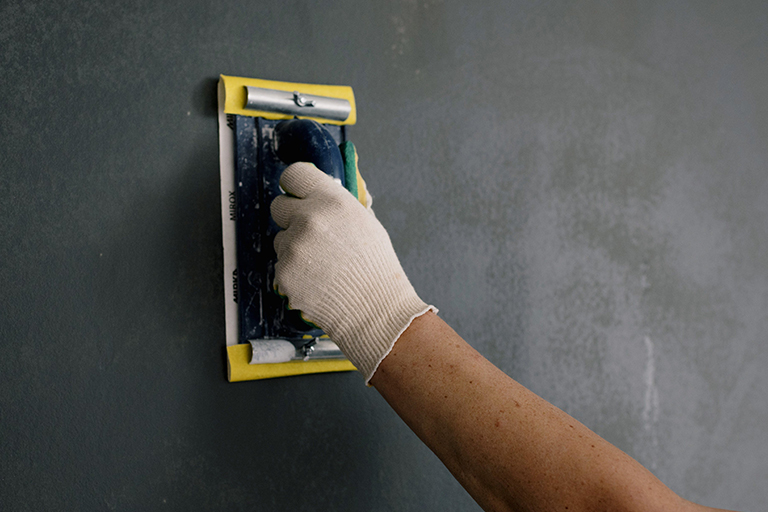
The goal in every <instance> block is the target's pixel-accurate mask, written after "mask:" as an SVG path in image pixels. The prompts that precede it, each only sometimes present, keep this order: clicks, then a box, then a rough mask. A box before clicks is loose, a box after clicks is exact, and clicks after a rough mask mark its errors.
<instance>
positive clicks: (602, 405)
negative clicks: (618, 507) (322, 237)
mask: <svg viewBox="0 0 768 512" xmlns="http://www.w3.org/2000/svg"><path fill="white" fill-rule="evenodd" d="M57 4H59V5H57ZM767 28H768V5H767V4H765V3H764V2H757V1H754V2H704V1H696V2H694V1H691V2H628V1H621V2H596V1H595V2H591V1H579V2H506V1H495V2H483V3H479V2H477V3H472V2H452V1H451V2H448V1H446V2H438V1H422V2H416V1H402V2H385V3H376V4H374V5H368V4H363V3H360V2H351V1H348V2H343V1H334V2H327V3H325V5H322V6H320V5H315V4H314V3H312V2H297V1H281V2H278V1H269V2H245V1H223V2H203V1H199V0H198V1H191V2H148V1H141V2H88V1H86V2H80V3H77V4H75V3H72V2H59V3H56V2H47V3H42V2H19V1H16V0H7V1H5V2H3V3H2V5H0V68H1V69H2V72H1V73H0V91H2V94H0V155H1V156H2V173H0V197H1V200H0V219H2V222H0V261H2V264H1V265H0V288H1V289H2V290H3V293H2V294H0V315H1V316H0V337H1V339H2V345H0V346H1V347H2V352H1V353H0V375H2V381H3V382H2V385H0V439H2V443H0V508H2V509H3V510H98V509H107V510H203V509H205V510H275V511H282V510H380V511H385V510H400V511H405V510H419V511H421V510H441V511H442V510H471V509H473V507H475V505H474V504H473V502H472V501H471V499H470V498H469V497H468V496H467V495H466V493H465V492H464V491H463V490H462V489H461V488H460V487H459V486H458V484H456V483H455V482H454V481H453V479H452V477H451V476H450V475H449V473H448V472H447V471H446V470H445V469H444V468H443V467H442V465H441V464H440V462H439V461H438V460H437V459H436V458H435V457H434V456H433V455H432V454H431V453H430V452H429V451H428V450H427V449H426V448H424V447H423V446H422V445H421V444H420V442H419V441H418V439H416V437H415V436H414V435H413V434H412V433H411V432H410V431H409V430H408V429H407V428H406V427H405V426H404V425H403V424H402V422H401V421H400V420H399V419H398V418H397V417H396V416H395V415H394V413H392V412H391V411H390V410H389V409H388V407H387V405H386V404H385V403H384V401H383V400H382V399H381V398H380V397H379V396H378V394H377V393H376V391H375V390H373V389H366V388H365V387H364V386H363V385H362V381H361V379H360V377H359V376H358V375H356V374H341V375H315V376H308V377H301V378H290V379H281V380H273V381H264V382H251V383H242V384H228V383H227V382H226V381H225V372H224V359H223V345H224V325H223V300H224V299H223V292H222V285H221V283H222V270H221V263H222V258H221V240H220V236H221V228H220V221H219V182H218V160H217V159H218V151H217V126H216V118H215V79H216V77H217V75H218V74H219V73H225V74H232V75H241V76H253V77H259V78H268V79H279V80H289V81H304V82H314V83H339V84H348V85H351V86H353V87H354V89H355V93H356V97H357V101H358V109H359V122H358V124H357V126H355V127H354V128H353V129H352V130H351V131H350V134H351V138H352V139H353V140H354V141H355V142H356V143H357V145H358V146H359V150H360V153H361V165H362V168H363V172H364V175H365V177H366V178H367V180H368V183H369V186H370V189H371V191H372V192H373V194H374V195H375V202H374V207H375V209H376V212H377V215H378V216H379V218H380V219H381V220H382V222H383V223H384V225H385V226H386V227H387V228H388V229H389V232H390V234H391V236H392V239H393V242H394V245H395V248H396V249H397V251H398V253H399V255H400V257H401V259H402V263H403V266H404V267H405V269H406V271H407V272H408V274H409V276H410V277H411V279H412V281H413V283H414V285H415V287H416V289H417V290H418V291H419V292H420V293H421V295H422V296H423V297H424V299H425V300H428V301H431V302H433V303H435V304H436V305H437V306H438V307H440V308H441V314H442V316H443V318H445V319H446V320H447V321H448V322H449V323H451V324H452V325H453V326H454V327H455V328H456V329H457V330H458V331H459V332H460V333H461V334H462V335H464V336H465V337H466V338H467V339H468V340H469V341H470V342H471V343H472V344H473V345H474V346H475V347H477V348H478V349H479V350H480V351H481V352H482V353H483V354H485V355H486V356H487V357H488V358H489V359H491V360H492V361H493V362H494V363H496V364H497V365H498V366H500V367H501V368H502V369H503V370H505V371H506V372H507V373H509V374H510V375H511V376H512V377H514V378H516V379H518V380H519V381H521V382H522V383H523V384H525V385H526V386H528V387H529V388H531V389H532V390H533V391H535V392H536V393H539V394H540V395H541V396H543V397H544V398H546V399H548V400H550V401H551V402H553V403H554V404H556V405H557V406H559V407H561V408H563V409H565V410H566V411H567V412H569V413H571V414H572V415H574V416H575V417H576V418H578V419H579V420H581V421H582V422H584V423H585V424H587V425H588V426H589V427H590V428H592V429H593V430H595V431H596V432H597V433H598V434H600V435H602V436H604V437H605V438H607V439H608V440H609V441H611V442H613V443H615V444H616V445H618V446H619V447H620V448H622V449H623V450H625V451H627V452H628V453H629V454H630V455H632V456H633V457H636V458H637V459H638V460H640V461H641V462H642V463H643V464H645V465H646V466H648V467H649V468H651V469H652V470H653V471H654V472H655V473H656V474H657V475H658V476H659V477H660V478H661V479H662V480H663V481H664V482H665V483H667V484H668V485H669V486H670V487H672V488H673V489H674V490H675V491H677V492H679V493H681V494H682V495H683V496H685V497H687V498H689V499H693V500H698V501H701V502H703V503H705V504H708V505H712V506H721V507H731V508H736V509H743V510H760V509H763V508H764V506H765V502H766V500H767V496H766V487H765V483H766V481H768V429H766V424H768V402H767V401H766V391H767V390H768V372H766V370H765V367H766V365H767V364H768V348H767V347H768V346H767V343H768V87H766V84H767V83H768V30H767Z"/></svg>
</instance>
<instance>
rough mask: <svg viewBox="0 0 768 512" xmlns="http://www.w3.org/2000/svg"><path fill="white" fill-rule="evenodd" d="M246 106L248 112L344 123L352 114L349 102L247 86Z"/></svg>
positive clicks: (296, 92)
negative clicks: (254, 111) (271, 113)
mask: <svg viewBox="0 0 768 512" xmlns="http://www.w3.org/2000/svg"><path fill="white" fill-rule="evenodd" d="M245 90H246V97H245V106H244V107H243V108H245V109H248V110H261V111H265V112H277V113H279V114H288V115H292V116H311V117H322V118H325V119H331V120H334V121H344V120H346V119H347V118H348V117H349V114H350V113H351V112H352V105H351V104H350V103H349V101H347V100H345V99H341V98H329V97H328V96H316V95H314V94H302V93H300V92H298V91H293V92H290V91H279V90H277V89H264V88H261V87H252V86H249V85H246V86H245Z"/></svg>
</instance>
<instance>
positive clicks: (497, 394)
mask: <svg viewBox="0 0 768 512" xmlns="http://www.w3.org/2000/svg"><path fill="white" fill-rule="evenodd" d="M371 384H372V385H373V386H374V387H375V388H376V389H377V390H378V391H379V392H380V393H381V395H382V396H383V397H384V398H385V399H386V400H387V402H388V403H389V404H390V405H391V406H392V408H393V409H394V410H395V412H397V414H398V415H399V416H400V417H401V418H402V419H403V421H405V423H406V424H407V425H408V426H409V427H410V428H411V429H412V430H413V431H414V432H415V433H416V435H417V436H419V438H420V439H421V440H422V441H423V442H424V443H425V444H426V445H427V446H428V447H429V448H430V449H431V450H432V451H433V452H434V453H435V454H436V455H437V456H438V457H439V458H440V460H441V461H442V462H443V464H445V466H446V467H447V468H448V469H449V470H450V472H451V473H452V474H453V475H454V477H455V478H456V479H457V480H458V481H459V482H460V483H461V485H462V486H464V488H465V489H466V490H467V491H468V492H469V494H470V495H471V496H472V497H473V498H474V499H475V501H477V502H478V503H479V504H480V506H481V507H483V509H484V510H487V511H491V510H493V511H527V510H568V511H569V512H574V511H576V512H578V511H598V510H610V511H644V512H647V511H652V510H659V511H661V510H664V511H680V512H695V511H707V510H709V511H712V510H715V509H710V508H706V507H702V506H700V505H696V504H693V503H691V502H688V501H685V500H683V499H681V498H680V497H678V496H677V495H676V494H675V493H674V492H672V491H671V490H670V489H669V488H668V487H666V486H665V485H664V484H663V483H662V482H661V481H659V480H658V479H657V478H656V477H654V476H653V475H652V474H651V473H650V472H649V471H648V470H646V469H645V468H644V467H643V466H642V465H640V464H639V463H638V462H637V461H635V460H634V459H632V458H631V457H629V456H628V455H626V454H625V453H624V452H622V451H621V450H619V449H618V448H616V447H615V446H613V445H612V444H610V443H608V442H607V441H605V440H604V439H602V438H601V437H600V436H598V435H596V434H595V433H594V432H592V431H591V430H589V429H588V428H587V427H585V426H584V425H583V424H581V423H580V422H578V421H577V420H575V419H574V418H572V417H571V416H569V415H568V414H566V413H565V412H563V411H562V410H560V409H558V408H557V407H555V406H553V405H552V404H550V403H548V402H547V401H545V400H543V399H542V398H540V397H538V396H537V395H535V394H534V393H532V392H531V391H529V390H528V389H526V388H525V387H523V386H522V385H520V384H519V383H517V382H515V381H514V380H513V379H511V378H510V377H508V376H507V375H506V374H504V373H503V372H502V371H501V370H499V369H498V368H496V367H495V366H494V365H493V364H492V363H490V362H489V361H488V360H487V359H486V358H484V357H483V356H482V355H481V354H479V353H478V352H477V351H476V350H474V349H473V348H472V347H471V346H469V344H467V343H466V342H465V341H464V340H463V339H462V338H461V337H460V336H459V335H458V334H457V333H456V332H455V331H454V330H453V329H451V327H450V326H448V324H446V323H445V322H444V321H442V320H441V319H440V318H439V317H438V316H437V315H435V314H433V313H431V312H428V313H426V314H424V315H422V316H421V317H419V318H417V319H416V320H414V322H413V323H412V324H411V326H410V327H409V328H408V329H407V330H406V331H405V332H404V333H403V334H402V335H401V336H400V339H399V340H398V341H397V343H395V345H394V348H393V349H392V351H391V352H390V354H389V355H388V356H387V357H386V358H385V359H384V360H383V361H382V362H381V364H380V366H379V369H378V370H377V371H376V373H375V374H374V376H373V378H372V379H371Z"/></svg>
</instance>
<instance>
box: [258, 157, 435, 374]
mask: <svg viewBox="0 0 768 512" xmlns="http://www.w3.org/2000/svg"><path fill="white" fill-rule="evenodd" d="M280 186H281V187H282V188H283V190H285V192H286V193H287V194H288V195H282V196H279V197H277V198H276V199H275V200H274V201H273V202H272V208H271V211H272V218H273V219H274V220H275V222H276V223H277V225H278V226H280V227H281V228H283V229H284V231H281V232H280V233H278V234H277V236H276V237H275V251H276V252H277V264H276V265H275V287H276V288H277V291H278V293H280V294H282V295H285V296H287V297H288V300H289V304H290V307H291V309H299V310H301V312H302V316H303V317H304V318H305V319H306V320H307V321H309V322H312V323H313V324H315V325H317V326H318V327H320V328H321V329H323V330H324V331H325V332H326V333H327V334H328V335H329V336H330V338H331V339H332V340H333V341H334V342H335V343H336V344H337V345H338V346H339V348H340V349H341V350H342V351H343V352H344V354H345V355H346V356H347V357H348V358H349V360H350V361H352V363H353V364H354V365H355V366H356V367H357V369H358V370H360V372H361V373H362V374H363V377H364V378H365V382H366V384H368V382H369V381H370V379H371V377H372V376H373V374H374V372H375V371H376V369H377V368H378V366H379V363H380V362H381V361H382V360H383V359H384V358H385V357H386V356H387V354H389V352H390V350H392V346H393V345H394V344H395V341H397V339H398V338H399V337H400V335H401V334H402V333H403V332H404V331H405V330H406V329H407V328H408V326H409V325H410V324H411V322H412V321H413V320H414V319H415V318H416V317H418V316H420V315H422V314H424V313H426V312H427V311H428V310H430V309H432V310H434V311H436V309H435V308H434V306H428V305H427V304H425V303H424V302H423V301H422V300H421V299H420V298H419V297H418V295H416V292H415V290H414V289H413V286H412V285H411V283H410V281H408V278H407V277H406V275H405V272H403V269H402V267H401V266H400V262H399V260H398V259H397V255H395V251H394V249H393V248H392V242H391V241H390V239H389V235H388V234H387V231H386V230H385V229H384V227H383V226H382V225H381V223H380V222H379V221H378V220H377V219H376V217H375V216H374V215H373V212H372V211H371V210H370V208H366V207H365V206H363V205H362V204H361V203H360V202H359V201H358V200H357V199H356V198H355V197H354V196H353V195H352V194H351V193H350V192H348V191H347V190H346V189H345V188H344V187H342V186H341V185H340V184H339V183H337V182H335V181H333V179H332V178H331V177H330V176H328V175H327V174H325V173H324V172H322V171H320V170H319V169H317V168H316V167H315V166H314V165H312V164H308V163H303V162H299V163H295V164H292V165H290V166H289V167H288V168H287V169H286V170H285V172H283V175H282V177H281V178H280Z"/></svg>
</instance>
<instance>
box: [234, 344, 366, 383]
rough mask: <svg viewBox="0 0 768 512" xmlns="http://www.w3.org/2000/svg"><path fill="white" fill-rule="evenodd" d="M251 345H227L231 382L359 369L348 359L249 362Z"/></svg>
mask: <svg viewBox="0 0 768 512" xmlns="http://www.w3.org/2000/svg"><path fill="white" fill-rule="evenodd" d="M250 357H251V345H250V344H249V343H241V344H239V345H229V346H228V347H227V374H228V376H227V378H228V380H229V382H242V381H246V380H261V379H273V378H275V377H290V376H292V375H307V374H310V373H328V372H348V371H353V370H357V368H355V366H354V365H353V364H352V363H351V362H349V361H348V360H346V359H326V360H322V361H290V362H288V363H269V364H249V363H248V361H249V360H250Z"/></svg>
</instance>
